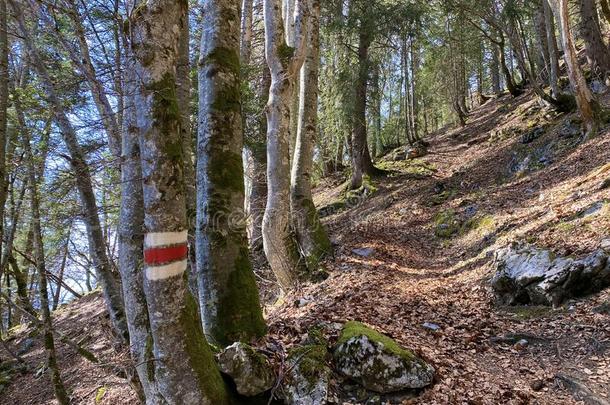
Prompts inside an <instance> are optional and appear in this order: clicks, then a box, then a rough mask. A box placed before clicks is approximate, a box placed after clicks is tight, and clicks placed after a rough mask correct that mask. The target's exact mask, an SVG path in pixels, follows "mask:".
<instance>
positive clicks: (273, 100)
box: [262, 0, 309, 289]
mask: <svg viewBox="0 0 610 405" xmlns="http://www.w3.org/2000/svg"><path fill="white" fill-rule="evenodd" d="M280 3H281V1H280V0H265V1H264V3H263V9H264V16H265V54H266V57H267V63H268V64H269V70H270V72H271V87H270V89H269V103H268V104H267V110H266V115H267V185H268V192H267V207H266V209H265V215H264V218H263V228H262V231H263V247H264V250H265V255H266V256H267V261H268V262H269V265H270V266H271V269H272V270H273V272H274V273H275V276H276V278H277V280H278V283H279V284H280V286H281V287H282V289H288V288H291V287H293V286H294V285H295V284H296V282H297V280H298V278H299V275H300V274H299V273H300V270H301V268H302V264H301V263H299V257H298V252H297V249H296V243H295V241H294V239H293V237H292V235H291V232H290V150H289V141H290V137H291V135H290V113H291V111H290V110H291V108H290V107H291V103H292V89H293V87H294V78H295V77H296V74H297V73H298V71H299V70H300V68H301V66H302V65H303V60H304V53H305V40H306V36H307V23H308V22H307V20H308V18H307V17H308V13H309V7H308V1H307V0H297V5H296V7H297V12H298V14H299V16H300V17H299V18H298V19H296V22H297V24H295V27H294V30H295V35H294V44H295V46H294V48H291V47H289V45H287V44H286V42H285V37H284V27H283V22H282V19H281V14H280V10H281V4H280Z"/></svg>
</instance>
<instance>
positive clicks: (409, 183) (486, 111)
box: [0, 93, 610, 404]
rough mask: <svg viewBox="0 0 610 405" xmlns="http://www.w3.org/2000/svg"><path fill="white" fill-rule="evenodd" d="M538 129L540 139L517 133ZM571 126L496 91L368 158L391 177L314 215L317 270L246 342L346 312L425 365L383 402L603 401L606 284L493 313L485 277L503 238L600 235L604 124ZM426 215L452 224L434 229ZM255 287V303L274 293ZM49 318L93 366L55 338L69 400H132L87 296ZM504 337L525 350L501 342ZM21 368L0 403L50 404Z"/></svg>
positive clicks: (333, 320)
mask: <svg viewBox="0 0 610 405" xmlns="http://www.w3.org/2000/svg"><path fill="white" fill-rule="evenodd" d="M609 101H610V100H609V99H608V97H606V99H605V100H604V102H605V104H606V105H610V102H609ZM538 127H542V128H544V131H539V132H537V135H540V136H539V137H537V138H536V137H535V136H533V137H528V139H524V138H523V135H524V134H528V133H532V132H534V131H535V130H536V129H537V128H538ZM574 127H578V123H577V120H576V115H575V114H569V115H557V114H555V113H552V112H549V111H547V110H545V109H541V108H539V107H538V106H537V103H536V102H535V101H534V99H533V97H532V95H531V94H529V93H528V94H524V95H523V96H521V97H518V98H512V97H510V96H504V97H502V98H500V99H498V100H491V101H489V102H488V103H486V104H485V105H484V106H482V107H480V108H478V109H476V110H474V111H473V112H472V113H471V115H470V117H469V120H468V124H467V126H466V127H464V128H458V129H454V130H447V131H441V132H438V133H437V134H433V135H431V136H430V137H429V139H428V140H429V141H430V142H431V146H430V148H429V153H428V154H427V155H426V156H424V157H422V158H420V159H415V160H410V161H392V160H387V159H385V160H384V159H382V160H381V161H380V162H378V165H379V166H381V167H383V168H385V169H387V170H390V171H391V173H390V174H389V175H388V176H385V177H382V178H378V179H373V183H374V186H375V188H376V191H375V192H374V193H373V194H372V195H371V196H368V197H366V198H361V199H359V200H358V201H355V202H354V203H353V204H351V206H350V207H349V208H345V209H342V210H339V211H338V212H334V211H332V210H331V211H330V212H328V211H327V214H328V215H326V216H325V218H324V223H325V225H326V226H327V227H328V229H329V231H330V233H331V236H332V240H333V243H334V245H335V251H334V255H333V257H331V258H329V259H328V260H326V262H325V266H326V268H327V269H328V271H329V274H330V275H329V277H328V278H327V279H326V280H324V281H322V282H319V283H316V284H311V285H303V286H301V287H300V288H299V289H297V290H296V291H294V292H292V293H290V294H289V295H288V296H285V297H283V298H282V299H281V300H279V301H276V302H273V301H274V300H271V299H267V300H266V301H268V302H269V304H268V305H266V307H265V314H266V317H267V320H268V323H269V325H270V336H269V337H268V338H267V340H266V341H265V342H261V344H265V343H266V344H269V343H270V342H281V344H282V345H283V346H284V347H286V348H287V347H290V346H291V345H293V344H296V343H299V342H301V341H302V340H303V338H304V336H305V335H306V334H307V331H308V330H311V328H313V327H315V326H317V325H320V324H321V323H323V324H324V325H325V329H324V330H326V331H330V332H329V336H328V337H329V339H330V343H331V344H332V343H333V339H334V338H336V336H335V335H336V333H337V332H338V329H339V326H340V324H341V323H343V322H345V321H347V320H358V321H362V322H365V323H367V324H369V325H371V326H372V327H374V328H376V329H378V330H379V331H381V332H384V333H386V334H387V335H389V336H391V337H393V338H394V339H396V340H397V341H398V342H399V343H401V344H403V345H404V346H406V347H409V348H411V349H413V350H414V351H416V352H417V353H418V354H420V355H421V356H422V357H424V358H425V359H427V360H428V361H429V362H430V363H431V364H432V365H433V366H434V367H435V368H436V370H437V377H436V380H435V383H434V385H432V386H431V387H429V388H428V389H425V390H423V391H422V392H419V393H417V394H418V395H417V396H415V395H412V394H409V393H403V394H404V395H403V394H401V395H402V397H401V396H395V397H392V398H390V397H388V398H382V400H383V401H389V403H392V404H394V403H417V404H463V403H464V404H575V403H595V404H607V403H609V402H608V401H610V290H606V291H604V292H602V293H599V294H596V295H593V296H589V297H585V298H582V299H576V300H571V301H569V302H567V303H566V304H565V305H564V306H562V307H560V308H556V309H551V308H544V307H511V308H507V307H501V306H497V305H495V304H494V299H493V295H492V293H491V291H490V287H489V279H490V277H491V275H492V273H493V269H492V268H491V266H490V262H491V258H492V256H493V252H494V251H495V250H497V249H498V248H501V247H504V246H506V245H507V244H509V243H510V242H512V241H526V242H528V243H532V244H535V245H537V246H540V247H544V248H549V249H552V250H553V251H555V252H557V253H560V254H562V255H574V256H580V255H584V254H586V253H589V252H591V251H593V250H595V249H597V248H599V246H600V244H601V243H602V241H603V240H607V239H608V238H609V237H610V188H608V187H605V188H604V187H602V186H601V185H602V184H603V182H604V181H606V182H607V181H608V179H609V178H610V128H608V127H606V128H605V129H603V130H602V132H601V134H600V135H599V136H597V137H595V138H594V139H591V140H588V141H586V142H583V141H582V140H581V139H580V137H579V135H576V134H575V133H574ZM529 138H536V139H529ZM530 141H531V142H530ZM528 155H529V156H530V159H529V160H528V158H527V156H528ZM523 162H525V163H523ZM344 180H345V179H344V178H343V177H341V178H339V177H336V178H330V179H326V180H324V181H323V182H322V183H321V184H320V185H319V186H318V187H317V189H316V204H317V205H318V207H320V208H322V207H328V206H332V205H333V204H334V203H336V202H337V201H339V200H340V199H341V198H342V197H341V196H342V194H343V190H344V183H343V182H344ZM441 222H449V223H450V224H452V226H455V232H454V233H453V234H452V235H450V236H448V237H439V236H437V235H436V234H435V228H436V226H437V225H439V223H441ZM262 274H263V277H264V274H265V273H264V271H263V272H262ZM268 287H269V285H268V284H267V283H263V288H264V291H263V296H264V297H266V298H269V297H273V296H274V294H275V291H272V290H270V289H269V288H268ZM55 321H56V324H57V328H58V329H59V330H61V331H63V332H64V333H65V334H67V335H69V336H71V337H72V338H74V339H76V340H79V341H81V340H82V343H83V344H84V345H85V346H86V347H87V348H89V349H90V350H92V351H93V352H94V353H95V354H96V355H98V356H99V357H100V358H101V360H102V362H103V363H104V365H103V366H99V365H92V364H90V363H87V362H86V360H84V359H82V358H80V357H79V356H78V355H76V354H74V353H73V352H71V350H70V349H69V348H67V347H63V346H62V345H61V344H58V346H59V347H60V350H59V363H60V366H61V367H62V370H63V375H64V378H65V382H66V384H67V385H68V387H69V389H70V390H71V392H72V395H73V398H74V399H75V401H74V402H75V403H83V404H84V403H87V404H92V403H99V404H127V403H135V396H134V394H133V391H131V389H130V387H129V385H128V384H127V383H126V380H124V379H120V378H118V377H116V376H115V375H114V374H113V373H112V368H113V367H114V368H115V369H116V367H118V368H120V366H121V365H125V364H128V363H127V362H128V358H127V354H126V353H125V352H118V353H117V352H115V350H116V348H115V347H114V346H113V344H112V338H111V336H110V332H109V326H108V327H107V328H100V327H99V325H100V322H101V324H103V325H108V321H107V317H106V315H105V313H104V310H103V305H102V303H101V298H100V297H99V294H92V295H89V296H86V297H85V298H83V299H81V300H79V301H76V302H74V303H71V304H69V305H67V306H64V307H62V308H61V309H60V310H59V311H57V312H56V313H55ZM425 323H433V324H436V325H438V326H439V329H438V330H436V331H433V330H431V329H429V328H427V327H425V326H424V324H425ZM333 331H335V332H333ZM32 334H33V332H32V330H31V329H30V330H28V329H27V328H25V327H22V328H21V329H20V330H18V331H16V332H15V333H14V335H13V336H14V337H13V338H12V340H11V341H9V344H10V345H12V346H14V347H20V346H22V345H23V342H24V340H25V339H28V336H30V335H32ZM511 335H513V337H514V336H516V337H517V338H521V337H524V338H525V339H526V340H528V342H529V344H528V345H527V346H525V347H521V346H515V345H513V344H512V343H510V342H509V341H510V339H503V338H506V337H511ZM517 340H518V339H517ZM0 356H2V357H3V358H4V357H6V354H5V353H4V352H0ZM24 358H25V359H26V361H27V362H28V364H29V365H30V368H31V370H34V372H35V370H36V368H40V365H41V364H42V363H43V359H44V356H43V349H42V342H41V341H39V339H38V338H37V339H35V342H34V347H33V349H31V350H30V351H29V352H28V353H27V354H25V355H24ZM34 372H28V373H26V374H23V375H19V374H15V375H14V376H13V378H12V382H11V384H10V385H9V386H8V388H7V389H5V391H4V392H3V393H2V394H0V403H2V404H47V403H53V394H52V391H51V387H50V385H49V384H48V383H47V379H46V378H47V377H46V376H40V375H38V376H37V375H36V374H35V373H34ZM333 382H334V388H333V395H332V396H333V398H340V399H338V400H337V401H338V402H339V403H354V404H364V403H371V404H372V403H379V402H378V401H379V398H375V397H374V396H371V395H368V394H366V393H363V392H357V393H356V394H354V390H353V387H352V385H350V384H349V382H345V381H342V380H341V379H340V377H336V379H335V380H334V381H333ZM354 395H356V396H360V397H359V398H356V399H352V400H346V399H345V398H348V397H350V396H351V397H353V396H354ZM580 400H582V401H580ZM367 401H369V402H367ZM375 401H377V402H375ZM604 401H605V402H604Z"/></svg>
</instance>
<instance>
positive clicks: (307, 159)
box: [290, 0, 331, 273]
mask: <svg viewBox="0 0 610 405" xmlns="http://www.w3.org/2000/svg"><path fill="white" fill-rule="evenodd" d="M311 6H312V7H311V15H310V19H309V21H310V24H309V39H308V49H307V56H306V58H305V63H304V64H303V67H302V68H301V76H300V80H301V85H300V97H299V99H300V104H299V114H298V117H299V124H298V129H297V139H296V144H295V152H294V159H293V162H292V173H291V190H290V198H291V208H292V223H293V226H294V229H295V232H296V236H297V243H298V245H299V250H300V252H301V256H302V257H303V258H304V260H305V266H306V267H307V269H308V271H309V272H310V273H312V272H315V271H317V270H318V269H317V267H318V263H319V261H320V259H321V258H322V257H323V256H324V255H325V254H327V253H328V252H329V251H330V248H331V245H330V240H329V239H328V234H327V233H326V230H325V229H324V226H323V225H322V223H321V222H320V218H319V216H318V210H317V209H316V206H315V205H314V203H313V195H312V192H311V176H312V172H313V149H314V145H315V140H316V134H317V130H318V72H319V68H320V0H312V2H311Z"/></svg>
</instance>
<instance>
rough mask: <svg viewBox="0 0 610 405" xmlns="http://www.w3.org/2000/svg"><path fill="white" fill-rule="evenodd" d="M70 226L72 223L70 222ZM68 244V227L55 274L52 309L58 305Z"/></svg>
mask: <svg viewBox="0 0 610 405" xmlns="http://www.w3.org/2000/svg"><path fill="white" fill-rule="evenodd" d="M70 226H72V224H70ZM69 245H70V229H68V236H67V237H66V243H65V244H64V253H63V254H62V257H61V264H60V265H59V274H58V275H57V278H58V283H57V288H56V289H55V295H54V296H53V311H55V310H56V309H57V307H58V306H59V298H60V296H61V284H62V282H63V279H64V270H65V268H66V260H67V258H68V247H69Z"/></svg>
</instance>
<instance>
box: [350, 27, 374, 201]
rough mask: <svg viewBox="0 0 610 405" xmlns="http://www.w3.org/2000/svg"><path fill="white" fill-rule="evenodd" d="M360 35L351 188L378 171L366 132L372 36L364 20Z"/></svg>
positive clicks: (357, 186) (358, 185) (355, 187)
mask: <svg viewBox="0 0 610 405" xmlns="http://www.w3.org/2000/svg"><path fill="white" fill-rule="evenodd" d="M359 31H360V32H359V34H358V51H357V52H358V77H357V79H356V83H355V87H356V95H355V97H354V111H353V112H354V126H353V129H352V179H351V184H350V188H351V189H352V190H355V189H357V188H359V187H360V186H362V178H363V176H364V175H369V176H372V175H375V174H376V169H375V166H373V162H372V161H371V155H370V153H369V146H368V142H367V131H366V102H367V88H368V69H369V47H370V46H371V34H370V32H369V27H368V24H367V23H366V21H365V20H364V19H362V20H361V21H360V28H359Z"/></svg>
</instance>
